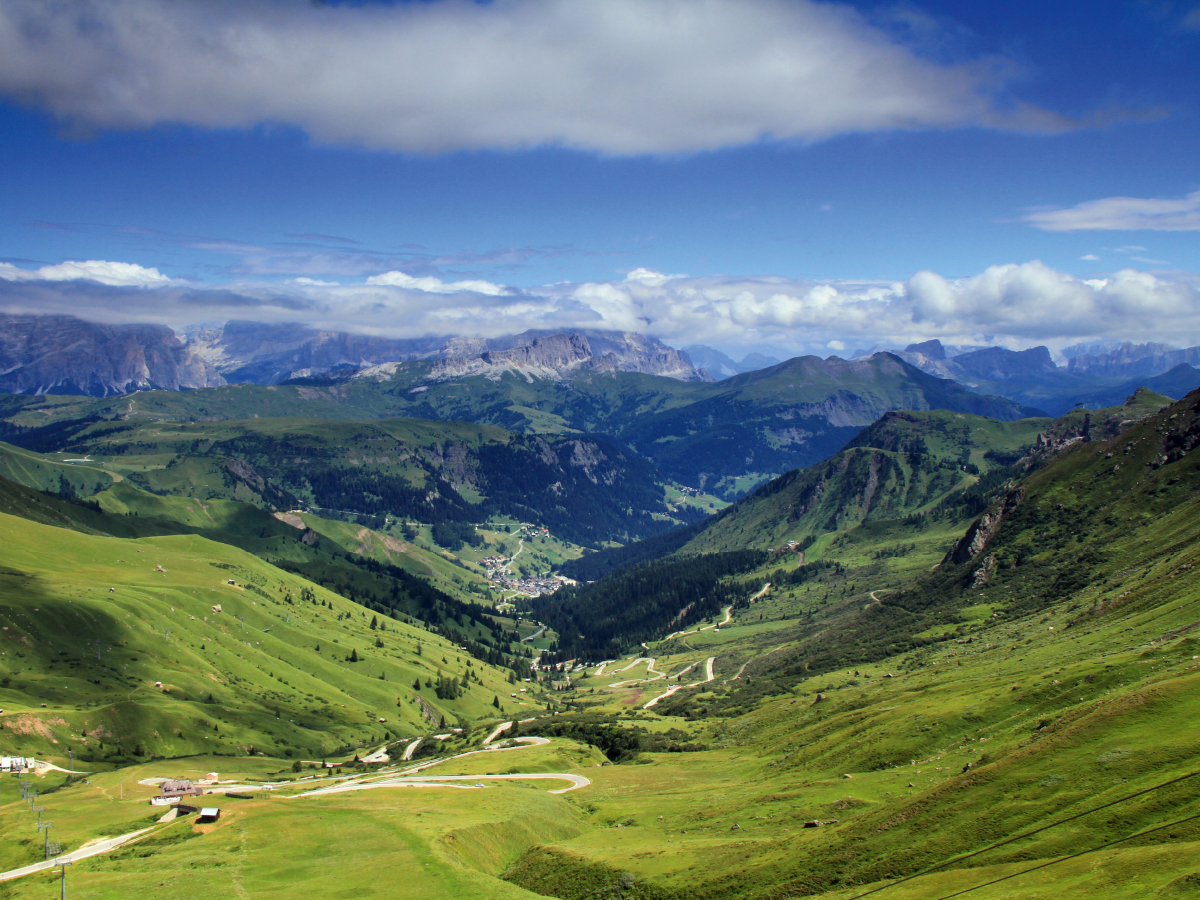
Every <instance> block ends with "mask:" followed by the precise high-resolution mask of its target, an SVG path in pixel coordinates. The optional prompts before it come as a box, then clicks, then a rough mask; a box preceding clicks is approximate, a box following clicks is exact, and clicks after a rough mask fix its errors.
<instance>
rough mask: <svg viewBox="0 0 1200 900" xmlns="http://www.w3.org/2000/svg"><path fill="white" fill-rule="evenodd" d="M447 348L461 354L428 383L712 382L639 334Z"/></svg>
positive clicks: (440, 363) (532, 337)
mask: <svg viewBox="0 0 1200 900" xmlns="http://www.w3.org/2000/svg"><path fill="white" fill-rule="evenodd" d="M522 337H527V340H526V341H525V342H524V343H518V344H516V345H515V346H512V344H513V343H514V340H516V339H519V338H522ZM497 345H498V346H497ZM447 348H448V349H452V350H453V351H458V352H452V353H451V354H450V355H447V356H446V357H444V358H443V359H439V360H437V361H435V362H434V363H433V365H432V367H431V369H430V372H429V377H428V380H430V381H446V380H448V379H451V378H462V377H466V376H471V375H483V376H484V377H486V378H491V379H493V380H495V379H499V378H500V377H501V376H502V375H504V374H505V373H506V372H511V373H513V374H516V375H520V376H523V377H524V378H525V379H526V380H528V381H532V380H533V379H534V378H541V379H549V380H559V379H562V378H565V377H567V376H568V375H570V374H571V373H572V372H575V371H578V370H580V369H592V370H595V371H600V372H606V371H607V372H643V373H645V374H648V375H661V376H663V377H666V378H675V379H677V380H679V381H708V380H711V379H709V378H707V377H705V375H703V374H702V373H701V372H698V371H697V370H696V368H695V366H693V365H692V362H691V360H690V359H689V358H688V356H687V354H686V353H681V352H680V351H678V350H675V349H673V348H671V347H668V346H667V345H666V344H663V343H662V342H661V341H659V340H658V339H656V338H652V337H647V336H646V335H643V334H637V333H635V332H616V331H594V332H590V333H589V332H585V331H570V332H563V333H551V334H544V333H532V332H527V333H526V335H517V336H516V337H515V338H501V339H498V340H496V341H470V342H454V341H452V342H449V343H448V344H447ZM364 374H366V373H364Z"/></svg>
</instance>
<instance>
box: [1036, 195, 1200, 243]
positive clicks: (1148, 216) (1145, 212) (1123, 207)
mask: <svg viewBox="0 0 1200 900" xmlns="http://www.w3.org/2000/svg"><path fill="white" fill-rule="evenodd" d="M1025 221H1026V222H1028V223H1029V224H1030V225H1033V226H1034V227H1035V228H1041V229H1042V230H1044V231H1200V191H1192V193H1190V194H1188V195H1187V196H1186V197H1184V198H1182V199H1180V200H1160V199H1153V198H1151V199H1142V198H1138V197H1106V198H1104V199H1102V200H1088V201H1087V202H1086V203H1080V204H1079V205H1078V206H1072V207H1070V208H1068V209H1038V210H1033V211H1032V212H1030V213H1028V214H1027V215H1026V216H1025ZM1118 249H1127V250H1145V249H1146V248H1145V247H1128V248H1118Z"/></svg>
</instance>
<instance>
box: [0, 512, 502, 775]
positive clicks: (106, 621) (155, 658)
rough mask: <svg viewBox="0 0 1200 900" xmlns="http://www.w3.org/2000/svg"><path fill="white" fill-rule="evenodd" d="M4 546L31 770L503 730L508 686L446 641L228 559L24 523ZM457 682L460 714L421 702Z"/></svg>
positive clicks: (16, 685) (317, 751)
mask: <svg viewBox="0 0 1200 900" xmlns="http://www.w3.org/2000/svg"><path fill="white" fill-rule="evenodd" d="M0 536H2V540H3V542H4V546H5V555H4V563H3V569H2V570H0V620H3V623H2V624H3V629H4V630H3V631H2V632H0V635H2V637H0V644H2V645H3V646H2V648H0V653H3V656H0V667H2V669H3V674H2V676H0V698H2V700H0V705H2V707H3V709H4V715H3V725H4V728H5V730H4V732H3V734H5V736H6V750H11V751H13V752H16V753H23V754H25V755H30V756H34V755H37V756H45V755H55V756H57V755H59V752H61V751H62V749H63V748H65V747H66V746H68V745H70V746H72V747H73V748H74V750H75V753H76V756H77V758H82V759H85V760H88V759H90V760H93V761H96V762H104V761H107V762H114V763H115V762H120V761H122V760H125V759H129V758H132V757H136V756H142V755H146V754H154V755H161V756H179V755H186V754H193V753H228V754H245V753H247V752H249V750H250V748H251V747H253V748H255V749H258V750H265V751H267V752H269V753H271V754H272V755H274V756H280V757H284V756H292V755H296V756H297V757H300V756H306V757H313V756H316V757H320V756H323V755H329V754H333V753H336V752H339V751H341V750H344V749H345V748H348V747H349V748H353V747H360V746H365V745H367V744H370V743H373V742H383V741H387V740H392V739H395V738H397V737H403V736H411V735H416V734H419V733H424V732H425V731H427V730H428V729H429V728H430V722H429V720H428V717H427V715H426V714H425V711H424V708H425V706H426V705H428V708H429V709H432V710H436V711H437V714H438V715H439V716H441V715H444V716H445V717H446V718H447V719H449V720H450V721H451V722H453V720H454V719H455V718H467V719H470V718H474V717H480V716H486V715H488V714H489V710H490V709H491V708H490V704H491V701H492V698H493V697H494V696H495V695H497V694H498V693H499V692H501V691H502V690H503V689H504V688H505V686H506V685H507V682H508V676H509V673H508V672H507V671H505V670H502V669H499V668H496V667H494V666H489V665H486V664H484V663H481V662H480V661H479V660H472V659H471V657H470V656H468V655H467V654H464V653H462V652H461V651H459V650H458V649H457V648H456V647H455V646H454V645H453V644H451V643H450V642H448V641H446V640H445V639H444V638H441V637H438V636H436V635H433V634H430V633H429V632H427V631H425V630H424V629H421V628H418V627H414V626H412V625H409V624H408V623H407V621H398V620H395V619H391V618H387V617H385V618H382V620H381V619H380V617H379V616H378V615H374V614H372V613H371V612H369V611H368V610H366V609H364V608H363V607H362V606H360V605H359V604H356V603H353V602H351V601H349V600H347V599H346V598H345V597H342V596H339V595H337V594H334V593H332V592H330V591H327V590H325V589H324V588H321V587H319V586H316V585H314V584H312V583H311V582H308V581H306V580H304V579H303V578H300V577H298V576H296V575H293V574H290V573H288V572H285V571H282V570H280V569H278V568H275V567H273V566H271V565H269V564H267V563H265V562H264V561H262V560H261V559H259V558H257V557H255V556H253V555H251V554H249V553H246V552H244V551H241V550H238V549H236V548H234V547H231V546H229V545H228V544H224V543H217V542H214V541H210V540H207V539H205V538H202V537H199V536H196V535H170V536H163V537H144V538H138V539H125V538H114V537H102V536H97V535H89V534H83V533H80V532H77V531H70V530H66V529H63V528H56V527H52V526H49V525H44V524H40V523H37V522H34V521H31V520H30V519H28V518H18V517H15V516H12V515H9V514H7V513H0ZM218 606H219V607H220V610H219V611H218V610H217V607H218ZM381 623H382V624H381ZM418 645H419V646H420V647H421V651H420V653H418V650H417V648H418ZM351 657H354V658H355V659H356V661H353V662H351V661H348V660H349V658H351ZM443 660H444V661H443ZM468 664H470V665H469V666H468ZM439 672H440V673H442V674H444V675H446V676H453V677H454V678H456V679H457V678H459V677H460V676H461V675H462V674H463V673H474V674H475V675H477V676H478V681H476V680H475V679H474V678H472V679H470V686H469V687H468V688H467V689H466V691H465V692H464V693H463V694H462V696H460V697H458V698H457V699H454V700H444V699H439V698H437V697H435V696H434V695H433V691H432V690H429V689H426V688H425V687H422V688H421V691H420V694H421V697H422V700H421V701H418V700H417V699H416V696H415V693H414V691H413V689H412V685H413V682H414V681H415V680H416V679H418V678H419V679H421V680H422V683H424V681H425V680H430V681H434V680H436V679H437V678H438V675H439ZM157 682H162V685H161V687H160V686H157V684H156V683H157ZM491 711H492V712H494V710H491ZM380 719H383V720H384V721H380ZM439 724H440V723H439Z"/></svg>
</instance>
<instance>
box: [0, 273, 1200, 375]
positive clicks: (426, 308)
mask: <svg viewBox="0 0 1200 900" xmlns="http://www.w3.org/2000/svg"><path fill="white" fill-rule="evenodd" d="M75 265H80V264H75ZM108 265H121V264H108ZM58 268H59V267H48V269H54V270H57V269H58ZM14 270H15V271H17V272H20V273H22V274H20V275H17V276H13V271H14ZM42 271H46V270H32V269H30V270H17V269H16V268H15V267H13V266H8V267H6V268H0V274H3V275H4V277H3V278H0V309H3V310H6V311H9V312H26V313H29V312H34V313H49V312H57V313H69V314H74V315H78V316H82V317H84V318H89V319H94V320H97V321H104V322H110V323H115V322H132V321H137V322H156V323H160V324H165V325H170V326H172V327H174V328H176V329H179V330H182V329H183V328H184V327H185V326H187V325H190V324H192V323H195V322H201V321H220V320H223V319H253V320H256V321H263V322H271V323H282V322H292V323H299V324H304V325H306V326H309V327H312V328H318V329H323V330H336V331H353V332H361V333H369V334H378V335H386V336H390V337H429V336H452V335H456V336H462V337H498V336H501V335H506V334H515V333H519V332H523V331H526V330H529V329H546V330H557V329H564V330H565V329H571V328H592V329H605V330H618V331H637V332H642V333H645V334H651V335H654V336H655V337H658V338H661V339H662V340H664V341H666V342H667V343H670V344H672V345H674V346H685V345H688V344H695V343H702V344H713V345H716V346H719V347H723V348H729V349H730V350H733V349H735V348H738V347H758V346H775V347H779V348H791V350H792V351H793V352H796V353H802V352H811V353H820V354H821V355H827V354H828V353H830V352H835V353H838V354H844V352H845V351H846V350H847V349H848V348H855V347H870V346H893V347H895V346H900V347H903V346H904V345H906V344H908V343H910V342H916V341H922V340H928V339H930V338H940V339H941V340H943V341H944V342H946V343H950V344H979V343H989V344H995V343H999V344H1004V345H1006V346H1010V347H1014V348H1017V347H1028V346H1033V345H1036V344H1040V343H1047V344H1049V345H1051V346H1052V347H1061V346H1065V345H1066V344H1067V343H1071V342H1077V341H1081V340H1104V339H1118V340H1139V341H1148V340H1155V341H1166V342H1169V343H1173V344H1178V343H1183V342H1188V343H1191V344H1200V276H1197V275H1192V274H1188V273H1174V274H1170V275H1167V274H1163V273H1150V272H1143V271H1138V270H1136V269H1132V268H1126V269H1122V270H1120V271H1117V272H1114V273H1112V274H1109V275H1107V276H1105V277H1097V278H1090V279H1079V278H1075V277H1074V276H1071V275H1068V274H1066V273H1063V272H1059V271H1056V270H1055V269H1052V268H1050V267H1049V266H1046V265H1044V264H1043V263H1040V262H1036V261H1034V262H1028V263H1022V264H1007V265H996V266H991V267H989V268H987V269H986V270H984V271H983V272H981V273H979V274H977V275H973V276H970V277H965V278H948V277H946V276H944V275H941V274H938V273H936V272H931V271H922V272H918V273H917V274H915V275H914V276H913V277H912V278H910V279H908V280H907V281H904V282H891V283H884V282H849V281H839V282H820V281H810V280H800V279H790V278H781V277H757V278H751V277H735V276H706V277H694V276H687V275H666V274H664V273H661V272H656V271H653V270H651V269H648V268H641V269H635V270H634V271H633V272H630V273H629V275H627V276H626V277H623V278H616V279H613V280H611V281H596V282H583V283H570V282H568V283H559V284H552V285H546V286H543V287H538V288H527V289H517V288H512V287H504V286H501V285H497V284H493V283H491V282H486V281H443V280H441V279H438V278H433V277H431V278H414V277H411V276H408V275H405V274H403V273H401V272H389V273H387V274H386V275H380V276H373V277H371V278H369V279H366V280H365V281H360V282H357V283H342V284H328V283H320V282H318V281H316V280H315V279H302V278H297V279H292V280H290V281H288V282H283V283H267V282H259V281H243V282H235V283H230V284H226V285H222V286H219V287H196V286H191V285H182V284H180V283H177V282H166V283H161V284H158V285H149V286H138V287H130V286H128V285H121V284H105V283H100V282H98V281H97V280H95V279H76V280H67V281H62V280H58V281H55V280H49V279H46V278H41V277H39V272H42ZM142 271H145V272H153V270H142ZM159 277H160V278H161V276H159Z"/></svg>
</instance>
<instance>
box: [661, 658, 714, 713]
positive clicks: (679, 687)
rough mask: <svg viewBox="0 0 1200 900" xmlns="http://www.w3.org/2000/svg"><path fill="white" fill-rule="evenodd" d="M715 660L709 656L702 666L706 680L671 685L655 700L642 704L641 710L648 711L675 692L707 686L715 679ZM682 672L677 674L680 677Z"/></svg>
mask: <svg viewBox="0 0 1200 900" xmlns="http://www.w3.org/2000/svg"><path fill="white" fill-rule="evenodd" d="M716 659H717V658H716V657H715V656H710V657H709V658H708V659H707V660H706V662H705V665H704V668H705V673H706V675H707V676H708V677H707V678H705V679H704V680H703V681H693V682H692V683H691V684H676V685H673V686H672V687H669V688H667V690H666V691H665V692H664V693H661V694H659V695H658V696H657V697H655V698H653V699H652V700H650V701H649V702H648V703H644V704H642V709H649V708H650V707H652V706H654V705H655V704H656V703H658V701H659V700H665V699H667V697H670V696H671V695H672V694H674V693H675V692H676V691H682V690H686V689H688V688H694V687H699V686H700V685H702V684H708V683H709V682H710V681H712V680H713V678H715V677H716V676H715V675H713V663H714V662H716ZM694 665H696V664H695V663H692V666H694ZM692 666H688V668H687V669H684V670H683V672H686V671H687V670H688V669H690V668H691V667H692ZM683 672H680V673H679V674H680V675H682V674H683Z"/></svg>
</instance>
